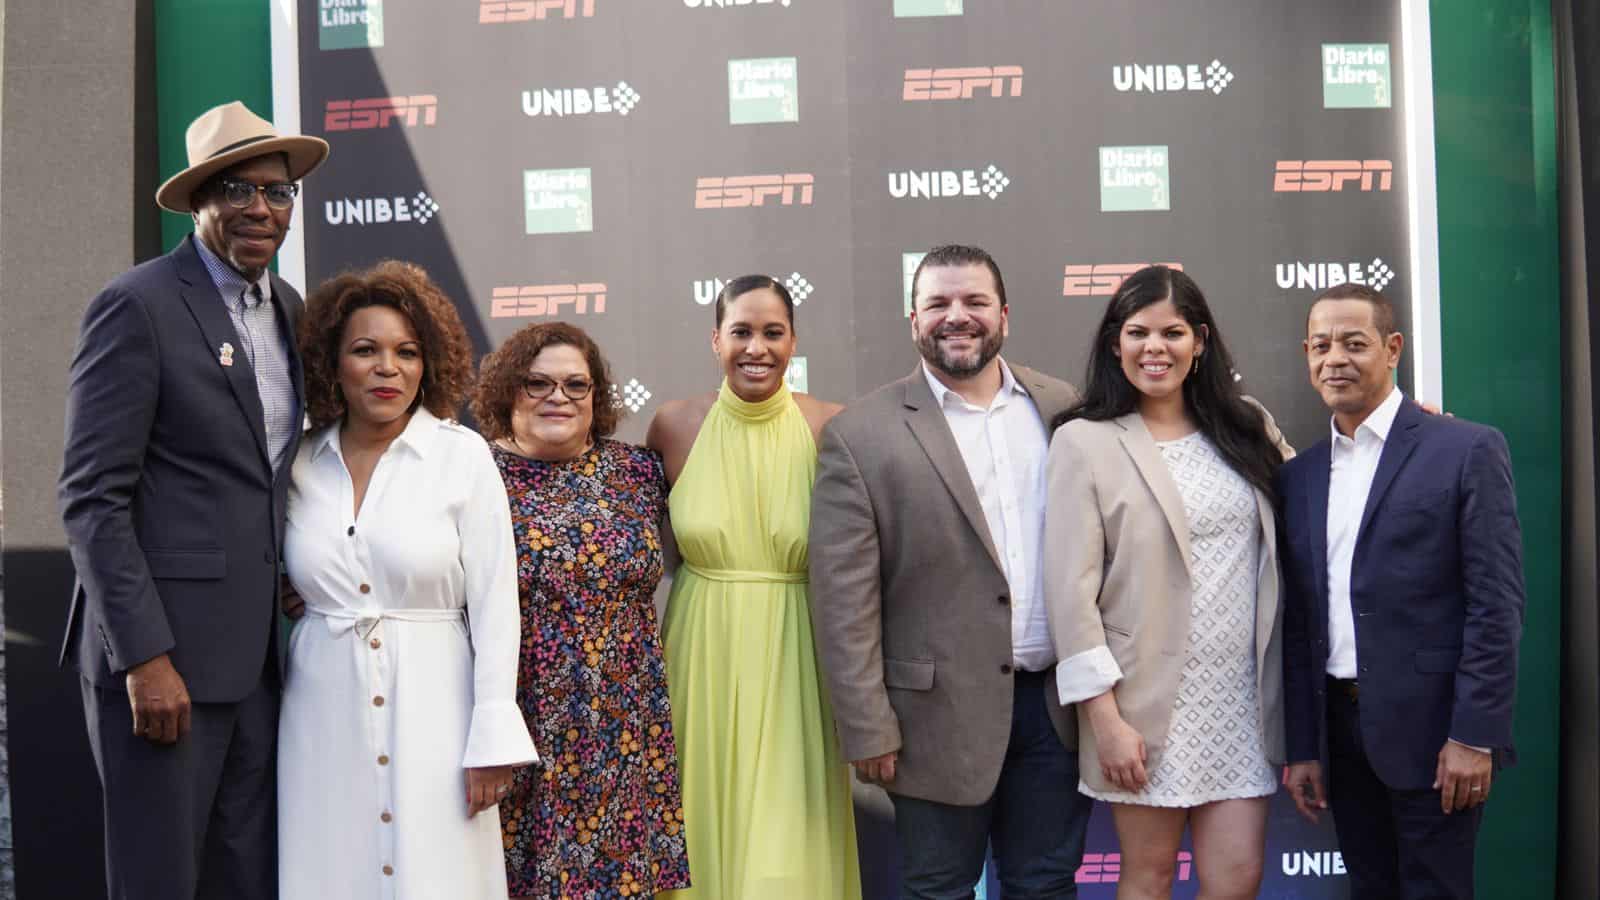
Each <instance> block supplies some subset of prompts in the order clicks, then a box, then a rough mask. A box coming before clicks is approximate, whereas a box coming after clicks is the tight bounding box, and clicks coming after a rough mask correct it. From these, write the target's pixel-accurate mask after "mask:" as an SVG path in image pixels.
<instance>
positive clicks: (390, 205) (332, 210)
mask: <svg viewBox="0 0 1600 900" xmlns="http://www.w3.org/2000/svg"><path fill="white" fill-rule="evenodd" d="M438 214H439V202H438V201H437V200H434V199H433V198H432V197H430V196H428V194H427V192H426V191H417V193H416V195H415V196H411V197H345V198H343V199H340V200H324V201H322V218H323V219H324V220H325V221H326V222H327V223H328V224H329V225H387V224H390V223H393V222H403V223H410V222H415V223H416V224H418V225H426V224H428V222H430V221H432V219H433V217H434V216H436V215H438Z"/></svg>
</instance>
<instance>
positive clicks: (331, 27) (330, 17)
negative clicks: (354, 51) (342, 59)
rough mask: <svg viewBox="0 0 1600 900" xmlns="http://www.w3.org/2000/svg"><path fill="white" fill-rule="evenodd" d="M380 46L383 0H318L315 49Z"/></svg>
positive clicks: (381, 44)
mask: <svg viewBox="0 0 1600 900" xmlns="http://www.w3.org/2000/svg"><path fill="white" fill-rule="evenodd" d="M382 46H383V0H317V49H319V50H348V49H350V48H351V47H382Z"/></svg>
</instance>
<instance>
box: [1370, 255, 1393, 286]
mask: <svg viewBox="0 0 1600 900" xmlns="http://www.w3.org/2000/svg"><path fill="white" fill-rule="evenodd" d="M1393 280H1394V270H1393V269H1391V268H1389V264H1388V263H1386V262H1384V261H1383V260H1381V259H1379V258H1377V257H1376V256H1374V257H1373V258H1372V262H1371V263H1369V264H1368V265H1367V284H1368V285H1370V286H1371V287H1372V289H1373V290H1375V291H1381V290H1383V289H1384V288H1385V287H1387V286H1388V285H1389V282H1391V281H1393Z"/></svg>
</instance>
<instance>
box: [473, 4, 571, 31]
mask: <svg viewBox="0 0 1600 900" xmlns="http://www.w3.org/2000/svg"><path fill="white" fill-rule="evenodd" d="M594 3H595V0H480V2H479V4H478V24H480V25H504V24H508V23H511V22H542V21H544V20H545V19H551V18H556V19H592V18H594Z"/></svg>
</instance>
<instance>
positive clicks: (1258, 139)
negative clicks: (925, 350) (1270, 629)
mask: <svg viewBox="0 0 1600 900" xmlns="http://www.w3.org/2000/svg"><path fill="white" fill-rule="evenodd" d="M1405 3H1406V0H1373V2H1349V3H1339V4H1324V3H1316V2H1291V3H1286V2H1283V0H1228V2H1185V3H1175V2H1156V0H1076V2H1071V3H1068V2H1063V0H300V2H299V3H298V4H295V8H294V9H279V10H277V11H276V12H275V15H277V16H278V17H279V19H280V21H279V22H278V23H277V27H276V28H275V47H274V57H275V60H276V63H275V66H276V68H277V71H276V72H275V77H274V82H275V84H277V85H279V88H278V89H279V90H280V91H281V92H282V94H281V95H280V96H279V97H278V98H277V101H276V108H277V116H276V117H277V119H278V121H279V123H280V125H286V126H288V125H292V124H293V122H294V120H295V118H296V117H298V122H299V125H298V127H299V128H300V130H302V131H304V132H306V133H309V134H317V135H320V136H322V137H324V138H326V139H327V140H328V141H329V143H330V144H332V146H333V153H332V156H331V158H330V159H329V162H328V163H327V165H326V166H325V167H324V168H323V169H322V170H321V171H320V172H318V174H317V175H315V176H314V177H312V178H311V179H310V180H308V181H307V182H306V184H305V187H304V190H305V193H304V195H303V196H304V200H303V202H302V204H301V205H300V208H299V210H298V212H297V216H298V217H299V222H298V230H297V235H298V240H297V241H295V242H294V243H292V244H291V245H290V246H289V247H288V248H287V249H286V255H285V257H284V266H285V269H286V271H288V272H289V273H290V274H291V277H295V276H298V277H301V278H303V280H304V282H305V283H306V285H307V286H308V287H309V286H311V285H314V284H315V283H317V282H318V281H321V280H322V279H324V278H326V277H328V276H330V275H332V274H334V273H336V272H338V271H339V270H341V269H344V268H347V267H352V266H362V265H367V264H369V263H371V262H373V261H375V260H378V259H381V258H385V257H398V258H401V259H408V260H412V261H415V262H417V263H420V264H422V265H424V266H426V267H427V268H428V269H429V271H430V272H432V273H433V275H434V276H435V278H437V279H438V280H439V282H440V283H441V284H442V285H443V286H444V288H445V290H446V291H447V292H449V293H450V294H451V296H453V297H454V298H455V300H456V302H457V304H458V305H459V307H460V309H461V311H462V314H463V318H464V319H465V320H466V322H467V324H468V328H469V329H470V330H471V331H472V332H473V335H474V338H475V340H476V341H477V342H478V344H479V347H480V349H481V350H488V349H489V348H492V347H493V346H494V345H495V344H497V343H498V342H499V341H501V340H503V339H504V338H505V337H506V336H507V335H509V334H511V333H512V332H513V331H515V330H516V329H518V328H520V327H522V326H524V325H526V324H528V323H531V322H539V321H548V320H551V319H562V320H566V321H570V322H573V323H575V324H578V325H580V326H582V327H584V328H585V329H587V330H588V331H589V332H590V333H592V334H593V335H594V336H595V337H596V338H597V339H598V340H599V342H600V344H601V346H602V347H603V348H604V349H605V351H606V354H607V356H608V357H609V359H610V361H611V363H612V366H613V368H614V370H615V372H614V374H615V376H616V380H617V383H618V391H617V394H616V395H615V396H614V397H613V398H612V402H614V403H616V404H619V405H620V406H622V407H624V408H625V409H626V411H627V413H628V416H627V417H626V418H625V419H624V426H623V428H622V436H623V437H625V438H632V439H637V438H639V437H640V436H642V434H643V431H644V427H645V425H646V424H647V423H648V421H649V418H650V416H651V415H652V414H653V413H654V411H655V409H656V407H657V406H658V404H659V403H660V402H661V401H663V400H665V399H670V398H673V397H680V396H684V395H687V394H691V393H695V392H703V391H706V390H709V389H712V388H714V387H715V386H716V384H717V380H718V378H719V370H718V367H717V364H716V361H715V359H714V358H713V356H712V353H711V350H710V346H709V336H710V333H711V330H712V327H713V322H712V310H711V306H710V304H711V302H712V300H713V299H714V297H715V296H716V294H717V292H718V290H720V288H721V286H722V283H723V282H724V281H726V280H727V279H730V278H732V277H734V276H737V275H740V274H744V273H748V272H765V273H768V274H771V275H773V276H775V277H776V278H778V279H779V280H781V281H783V282H784V283H785V284H786V285H787V286H788V287H789V290H790V291H791V293H792V294H793V295H794V299H795V301H796V303H797V304H798V308H797V311H796V320H797V328H798V332H799V337H800V349H799V355H798V356H797V357H796V359H795V361H794V363H793V366H792V367H791V370H790V373H789V375H790V380H791V383H792V384H793V386H794V387H796V388H797V389H801V390H809V391H810V392H811V393H813V394H816V395H818V396H820V397H823V398H827V399H831V400H838V401H848V400H850V399H851V398H853V397H857V396H860V395H861V394H864V393H866V392H867V391H869V390H871V389H872V388H874V387H876V386H878V385H880V384H883V383H885V382H888V381H890V380H893V379H895V378H898V377H901V376H903V375H905V374H906V373H908V372H910V371H911V370H912V367H913V366H914V364H915V362H916V359H917V357H916V353H915V350H914V348H913V345H912V341H911V335H910V327H909V325H908V322H907V315H908V312H909V308H910V273H911V271H912V270H913V269H914V268H915V266H916V263H917V261H918V259H919V258H920V254H921V252H922V251H924V250H926V249H927V248H929V247H930V246H933V245H936V244H940V243H951V242H956V243H969V244H977V245H980V246H982V247H984V248H986V249H988V250H989V251H990V252H991V253H993V255H994V256H995V258H996V259H997V260H998V262H999V264H1000V267H1001V269H1002V271H1003V273H1004V275H1005V279H1006V285H1007V288H1008V294H1009V299H1010V305H1011V325H1012V328H1011V335H1010V337H1009V338H1008V339H1007V342H1006V347H1005V351H1004V353H1005V355H1006V357H1007V358H1009V359H1012V360H1015V361H1017V362H1020V363H1024V364H1026V365H1029V366H1033V367H1035V368H1038V369H1040V370H1043V371H1045V372H1049V373H1051V374H1054V375H1057V376H1060V377H1062V378H1066V379H1068V380H1070V381H1074V382H1080V381H1081V380H1082V373H1083V369H1084V364H1085V362H1086V360H1087V356H1088V345H1089V340H1090V336H1091V335H1092V333H1093V330H1094V326H1095V325H1096V323H1097V322H1098V320H1099V317H1100V315H1101V314H1102V312H1103V311H1104V308H1105V304H1106V301H1107V299H1108V298H1109V297H1110V295H1111V293H1112V291H1113V290H1114V289H1115V288H1116V286H1117V284H1118V283H1119V282H1120V280H1121V279H1122V278H1123V277H1124V276H1126V275H1127V274H1128V273H1130V272H1132V271H1133V270H1134V269H1136V268H1138V267H1139V266H1141V265H1143V264H1145V263H1149V262H1160V263H1166V264H1168V265H1172V266H1174V267H1180V266H1181V267H1182V268H1183V269H1184V270H1185V271H1186V272H1188V273H1189V274H1191V275H1192V276H1193V277H1194V278H1195V279H1196V280H1197V281H1198V282H1199V284H1200V285H1201V287H1202V288H1204V289H1205V291H1206V293H1207V296H1208V297H1209V299H1210V300H1211V302H1212V304H1213V306H1214V307H1215V309H1216V312H1217V315H1218V317H1219V320H1220V325H1221V328H1222V330H1223V332H1224V335H1225V336H1226V338H1227V340H1228V342H1229V345H1230V347H1231V348H1232V351H1233V353H1234V355H1235V357H1236V360H1235V362H1236V365H1237V368H1238V375H1239V377H1240V378H1241V379H1242V381H1243V384H1244V385H1245V387H1246V389H1247V390H1248V391H1249V392H1250V393H1252V394H1254V395H1255V396H1257V397H1259V398H1260V399H1261V400H1262V401H1263V402H1264V403H1265V404H1266V405H1267V407H1268V408H1269V409H1271V410H1272V411H1273V412H1274V413H1275V414H1276V415H1277V417H1278V419H1279V421H1280V422H1281V423H1282V424H1283V425H1284V427H1285V431H1286V433H1287V434H1288V435H1289V436H1290V438H1291V439H1292V440H1293V441H1294V442H1295V443H1296V444H1299V445H1302V446H1303V445H1305V444H1308V443H1310V442H1313V441H1315V440H1317V439H1319V438H1320V437H1321V436H1323V435H1324V434H1325V433H1326V428H1327V425H1326V422H1327V416H1326V412H1325V411H1324V410H1323V408H1322V407H1321V404H1320V402H1319V401H1318V399H1317V397H1316V395H1315V394H1314V393H1313V392H1312V390H1311V388H1310V387H1309V385H1308V384H1307V379H1306V375H1305V365H1304V361H1303V357H1302V355H1301V349H1300V341H1301V339H1302V338H1303V337H1304V322H1305V315H1306V310H1307V305H1308V303H1309V301H1310V299H1311V298H1312V297H1313V296H1314V295H1315V294H1316V293H1317V292H1318V291H1320V290H1322V289H1324V288H1326V287H1329V286H1332V285H1335V284H1339V283H1342V282H1348V281H1354V282H1360V283H1364V284H1369V285H1372V286H1373V287H1376V288H1379V289H1382V290H1383V291H1384V292H1385V293H1386V294H1388V295H1389V296H1390V297H1391V298H1392V299H1393V300H1394V301H1395V303H1396V305H1397V307H1398V308H1399V310H1400V313H1401V320H1402V327H1406V328H1409V326H1410V325H1411V324H1412V322H1413V319H1414V318H1417V319H1426V318H1428V316H1429V315H1431V316H1432V317H1433V319H1434V321H1436V316H1437V312H1436V300H1435V297H1434V296H1428V297H1421V296H1417V295H1419V294H1423V293H1431V294H1433V295H1436V292H1437V288H1436V280H1435V279H1433V278H1431V277H1426V274H1425V273H1423V272H1420V271H1418V269H1419V268H1420V267H1422V266H1426V265H1428V263H1427V262H1426V260H1427V259H1429V258H1431V255H1430V254H1426V253H1422V252H1419V250H1421V249H1426V247H1421V248H1419V241H1420V242H1421V243H1422V244H1424V245H1425V244H1426V241H1427V240H1428V238H1427V234H1428V232H1427V230H1426V229H1425V228H1421V226H1423V225H1426V224H1427V223H1419V222H1418V221H1416V219H1417V214H1415V213H1414V212H1413V210H1415V209H1418V208H1423V207H1425V208H1426V209H1428V210H1431V202H1430V203H1426V204H1423V206H1422V207H1419V205H1418V204H1417V202H1416V197H1417V196H1423V197H1425V198H1431V191H1432V185H1431V164H1429V167H1428V170H1427V173H1418V172H1413V171H1410V169H1411V168H1412V167H1411V166H1410V165H1409V164H1408V162H1407V159H1408V154H1407V149H1406V148H1407V141H1408V139H1409V140H1411V141H1416V140H1417V135H1416V134H1415V133H1408V126H1407V122H1408V115H1409V114H1410V113H1414V112H1415V110H1411V111H1408V110H1407V108H1406V104H1407V102H1408V98H1410V102H1412V103H1413V104H1414V105H1415V104H1416V103H1417V101H1416V99H1415V98H1416V97H1417V92H1418V91H1423V92H1426V90H1427V85H1426V84H1422V85H1412V86H1411V88H1412V90H1411V91H1410V92H1408V91H1407V90H1406V89H1405V88H1406V87H1407V77H1408V69H1407V64H1408V59H1407V54H1406V48H1407V44H1406V31H1407V29H1408V28H1409V29H1415V28H1416V27H1417V26H1416V24H1415V22H1403V20H1407V18H1408V14H1407V12H1406V10H1405V9H1404V8H1403V7H1404V6H1405ZM1422 6H1423V7H1424V11H1425V4H1422ZM1424 21H1425V20H1424ZM1424 30H1425V26H1424ZM1412 38H1413V40H1415V39H1416V35H1412ZM1423 40H1424V41H1425V35H1424V37H1423ZM1413 46H1414V45H1413ZM1423 46H1424V47H1425V46H1426V45H1425V43H1424V44H1423ZM1421 55H1422V56H1424V57H1425V55H1426V54H1425V53H1424V54H1421ZM1417 63H1418V65H1425V59H1419V60H1417ZM1426 102H1427V104H1428V106H1427V112H1428V114H1429V115H1430V116H1431V98H1430V99H1427V101H1426ZM1426 138H1427V140H1428V143H1427V153H1428V154H1429V155H1431V152H1432V148H1431V131H1430V132H1428V133H1427V135H1426ZM1421 174H1426V177H1427V178H1428V179H1429V180H1428V183H1427V184H1425V185H1422V184H1416V183H1413V179H1416V178H1419V177H1420V175H1421ZM1428 214H1429V215H1431V212H1429V213H1428ZM1419 229H1420V230H1419ZM1419 234H1421V235H1423V237H1421V238H1419V237H1418V235H1419ZM302 254H303V255H302ZM1419 259H1421V260H1423V261H1422V262H1420V263H1419V262H1417V260H1419ZM1414 303H1416V304H1418V306H1417V308H1418V309H1420V310H1422V311H1423V313H1422V315H1420V316H1416V315H1414V314H1413V304H1414ZM1430 311H1431V312H1430ZM1419 324H1425V323H1419ZM1424 348H1426V342H1425V341H1424ZM1408 352H1409V351H1408ZM1425 352H1426V350H1425ZM1409 362H1410V361H1409V360H1408V363H1409ZM1414 375H1415V379H1416V380H1417V381H1420V382H1421V383H1422V384H1423V385H1424V386H1426V385H1428V384H1429V383H1431V382H1430V379H1431V378H1433V377H1434V376H1432V375H1430V373H1429V372H1428V371H1425V370H1417V371H1416V372H1415V373H1414ZM1403 381H1404V383H1405V384H1406V386H1408V387H1409V386H1410V385H1411V384H1412V383H1413V371H1412V369H1411V367H1410V366H1409V365H1408V366H1407V368H1406V370H1405V375H1404V376H1403ZM860 798H861V817H860V827H861V832H862V862H863V869H864V875H865V877H866V880H867V881H868V883H869V886H870V890H869V893H870V894H871V895H872V896H874V897H889V896H892V892H893V890H894V884H895V881H894V872H893V865H894V862H893V853H892V830H891V827H892V826H891V825H890V824H889V823H888V821H887V819H886V817H885V816H886V813H885V810H886V809H887V804H885V803H884V802H882V798H881V796H873V795H872V794H870V793H868V792H866V791H862V792H860ZM1118 872H1119V856H1118V852H1117V845H1116V840H1115V835H1114V833H1113V831H1112V829H1111V823H1110V817H1109V815H1107V814H1106V811H1105V810H1103V809H1102V810H1097V812H1096V817H1095V821H1094V824H1093V827H1092V831H1091V834H1090V839H1089V847H1088V852H1087V854H1086V855H1085V859H1084V865H1083V868H1082V869H1081V870H1080V871H1079V873H1078V881H1079V884H1080V896H1083V897H1085V898H1091V900H1093V898H1110V897H1111V896H1113V894H1114V892H1115V889H1116V881H1117V877H1118ZM1178 881H1179V888H1178V893H1177V894H1176V896H1182V897H1188V896H1193V893H1194V890H1195V873H1194V868H1193V861H1192V858H1191V857H1190V855H1189V854H1188V853H1187V852H1185V854H1184V855H1183V856H1182V858H1181V859H1180V863H1179V868H1178ZM1346 894H1347V887H1346V879H1345V878H1344V877H1343V864H1342V862H1341V860H1340V857H1339V854H1338V852H1337V850H1336V842H1335V840H1334V837H1333V834H1332V830H1331V828H1329V827H1327V825H1326V823H1324V826H1323V827H1320V828H1319V827H1312V826H1310V825H1309V824H1307V823H1305V822H1303V821H1302V820H1300V819H1299V818H1298V817H1297V816H1296V815H1295V814H1294V811H1293V806H1292V804H1291V803H1290V802H1288V800H1287V798H1286V797H1283V796H1281V795H1280V796H1279V797H1278V798H1275V800H1274V802H1273V807H1272V814H1271V820H1270V823H1269V834H1268V857H1267V882H1266V886H1265V887H1264V889H1263V892H1262V896H1264V897H1307V898H1310V897H1317V898H1321V897H1328V898H1332V897H1344V896H1346ZM990 896H991V897H993V896H998V891H997V890H995V889H993V888H992V887H991V888H990Z"/></svg>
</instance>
